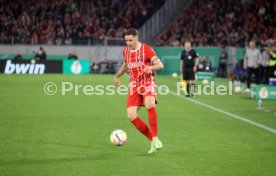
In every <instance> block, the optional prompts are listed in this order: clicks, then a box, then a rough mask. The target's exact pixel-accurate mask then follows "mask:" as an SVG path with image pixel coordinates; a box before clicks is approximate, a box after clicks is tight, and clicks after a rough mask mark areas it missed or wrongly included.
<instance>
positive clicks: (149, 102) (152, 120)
mask: <svg viewBox="0 0 276 176" xmlns="http://www.w3.org/2000/svg"><path fill="white" fill-rule="evenodd" d="M155 103H156V101H155V96H152V95H151V96H146V97H145V107H146V108H147V110H148V120H149V126H150V128H151V132H152V136H153V140H152V142H151V149H150V150H149V151H148V153H154V152H155V151H156V150H159V149H161V148H162V147H163V144H162V142H161V141H160V140H159V139H158V117H157V113H156V109H155Z"/></svg>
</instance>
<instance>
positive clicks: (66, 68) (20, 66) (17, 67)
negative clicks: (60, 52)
mask: <svg viewBox="0 0 276 176" xmlns="http://www.w3.org/2000/svg"><path fill="white" fill-rule="evenodd" d="M0 73H4V74H46V73H60V74H88V73H90V61H89V60H38V61H37V60H8V59H7V60H0Z"/></svg>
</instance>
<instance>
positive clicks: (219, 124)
mask: <svg viewBox="0 0 276 176" xmlns="http://www.w3.org/2000/svg"><path fill="white" fill-rule="evenodd" d="M157 80H158V84H166V85H168V86H169V87H170V89H171V91H176V81H178V79H175V78H172V77H170V76H157ZM48 81H51V82H55V83H56V84H57V86H58V91H57V93H56V94H55V95H52V96H49V95H46V94H45V93H44V90H43V86H44V84H45V83H47V82H48ZM62 81H68V82H72V83H73V84H75V85H97V84H102V85H108V84H113V76H112V75H86V76H73V75H72V76H70V75H3V74H1V75H0V134H1V135H0V141H1V142H0V175H1V176H15V175H18V176H63V175H64V176H73V175H74V176H75V175H78V176H91V175H96V176H100V175H103V176H107V175H112V176H113V175H114V176H117V175H118V176H123V175H126V176H128V175H130V176H136V175H138V176H139V175H141V176H145V175H160V176H163V175H168V176H175V175H181V176H253V175H256V176H272V175H274V176H275V175H276V134H274V133H272V132H269V131H266V130H264V129H262V128H258V127H256V126H253V125H251V124H248V123H246V122H243V121H240V120H237V119H235V118H232V117H231V116H228V115H225V114H223V113H219V112H216V111H214V110H212V109H209V108H206V107H203V106H201V105H198V104H196V103H194V102H191V101H189V100H187V99H185V98H181V97H177V96H175V95H173V94H168V95H162V96H161V95H160V96H158V105H157V111H158V114H159V136H160V139H161V140H162V141H163V144H164V148H163V149H162V150H161V151H160V152H158V153H156V154H154V155H148V154H146V151H147V150H148V149H149V147H150V145H149V142H148V141H147V139H146V138H145V137H144V136H142V135H141V134H140V133H138V132H137V131H136V129H135V128H134V127H133V126H132V124H131V123H130V122H129V121H128V120H127V117H126V108H125V101H126V96H121V95H114V96H111V95H103V96H99V95H84V94H83V93H81V91H80V90H81V89H79V91H80V93H79V95H74V92H69V93H67V94H66V95H64V96H62V95H61V83H62ZM121 82H122V83H123V84H127V82H128V78H126V77H122V78H121ZM215 83H216V85H217V84H227V82H226V80H222V79H217V80H216V82H215ZM195 100H196V101H199V102H202V103H205V104H208V105H211V106H214V107H216V108H218V109H221V110H223V111H226V112H229V113H233V114H235V115H238V116H241V117H243V118H246V119H249V120H252V121H254V122H256V123H258V124H262V125H265V126H267V127H270V128H272V129H276V101H264V102H263V109H261V110H260V109H257V101H256V100H252V99H251V98H250V97H249V95H248V94H233V95H231V96H218V95H216V96H197V97H195ZM140 116H141V117H142V118H143V119H144V120H145V121H147V113H146V110H145V109H144V108H143V109H142V110H141V112H140ZM118 128H119V129H123V130H124V131H126V133H127V135H128V140H127V143H126V144H125V145H124V146H121V147H115V146H112V145H111V143H110V141H109V136H110V133H111V132H112V131H113V130H114V129H118Z"/></svg>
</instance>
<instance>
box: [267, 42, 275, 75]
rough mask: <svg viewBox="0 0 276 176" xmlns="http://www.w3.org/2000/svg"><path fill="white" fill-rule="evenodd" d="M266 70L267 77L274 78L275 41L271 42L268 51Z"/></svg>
mask: <svg viewBox="0 0 276 176" xmlns="http://www.w3.org/2000/svg"><path fill="white" fill-rule="evenodd" d="M268 70H269V78H276V42H274V43H273V44H272V47H271V50H270V51H269V62H268Z"/></svg>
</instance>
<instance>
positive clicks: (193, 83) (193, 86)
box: [189, 80, 195, 97]
mask: <svg viewBox="0 0 276 176" xmlns="http://www.w3.org/2000/svg"><path fill="white" fill-rule="evenodd" d="M189 82H190V85H191V94H190V95H191V97H194V95H195V80H190V81H189Z"/></svg>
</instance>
